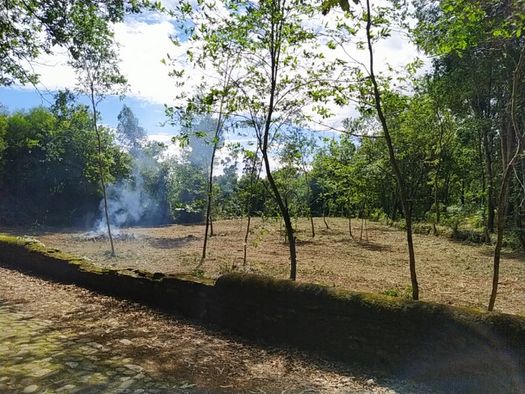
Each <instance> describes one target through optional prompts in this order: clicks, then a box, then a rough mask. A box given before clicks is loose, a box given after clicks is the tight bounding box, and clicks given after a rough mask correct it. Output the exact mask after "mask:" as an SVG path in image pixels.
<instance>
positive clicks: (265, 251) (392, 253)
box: [15, 218, 525, 315]
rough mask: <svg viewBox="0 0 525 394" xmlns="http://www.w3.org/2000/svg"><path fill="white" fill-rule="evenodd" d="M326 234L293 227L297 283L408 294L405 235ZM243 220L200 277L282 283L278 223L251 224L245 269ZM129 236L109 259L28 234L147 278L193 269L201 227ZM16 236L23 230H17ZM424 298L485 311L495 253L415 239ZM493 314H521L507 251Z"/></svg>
mask: <svg viewBox="0 0 525 394" xmlns="http://www.w3.org/2000/svg"><path fill="white" fill-rule="evenodd" d="M328 221H329V225H330V228H329V229H327V228H326V227H325V226H324V224H323V221H322V219H321V218H316V219H315V222H316V228H317V231H316V237H315V238H314V239H312V238H311V237H310V233H309V226H310V224H309V221H307V220H306V219H301V220H299V222H298V229H299V231H298V234H297V235H298V274H297V277H298V280H299V281H303V282H312V283H319V284H323V285H328V286H336V287H343V288H347V289H351V290H356V291H368V292H386V293H388V294H398V295H399V296H405V295H407V294H409V293H410V292H409V290H408V289H409V285H410V279H409V274H408V263H407V252H406V246H405V233H404V232H403V231H400V230H398V229H395V228H392V227H388V226H384V225H382V224H379V223H372V222H371V223H369V225H368V241H366V240H365V239H364V237H363V240H359V232H360V223H358V221H357V220H354V221H353V233H354V239H352V238H351V237H350V236H349V235H348V221H347V220H346V219H342V218H341V219H339V218H330V219H328ZM245 226H246V221H242V220H223V221H217V222H215V223H214V230H215V235H214V236H213V237H212V238H211V240H210V242H209V249H208V259H207V260H206V262H205V264H204V265H203V266H202V267H200V269H201V270H202V271H201V272H198V274H201V275H204V276H206V277H211V278H216V277H218V276H219V275H221V274H222V273H225V272H227V271H231V270H241V271H242V270H246V271H249V272H255V273H260V274H267V275H271V276H274V277H278V278H287V277H288V270H289V263H288V249H287V245H286V244H285V243H284V242H283V235H282V234H281V233H280V226H279V222H276V221H273V220H267V221H265V222H263V221H261V220H260V219H255V220H253V221H252V232H251V234H250V239H249V242H248V265H247V266H246V267H243V266H242V255H243V237H244V229H245ZM121 231H123V232H124V233H127V234H133V236H129V237H122V238H121V239H120V240H117V241H116V245H115V247H116V251H117V254H118V256H117V257H116V258H111V256H110V254H109V252H108V250H109V245H108V243H107V242H106V241H105V240H86V239H82V238H81V237H79V234H81V232H79V231H74V230H69V229H65V230H61V231H56V230H46V231H44V230H39V231H33V232H29V231H28V230H25V232H26V233H29V234H30V235H32V236H35V237H36V238H38V239H39V240H41V241H42V242H43V243H45V244H46V245H49V246H52V247H56V248H59V249H62V250H66V251H68V252H71V253H74V254H77V255H81V256H86V257H88V258H90V259H92V260H94V261H95V262H96V263H98V264H101V265H103V266H107V267H118V268H128V267H129V268H140V269H145V270H148V271H152V272H166V273H190V272H192V271H193V270H194V269H195V267H196V266H197V264H198V262H199V259H200V253H201V247H202V237H203V233H204V226H201V225H170V226H163V227H150V228H146V227H135V228H128V229H123V230H121ZM15 232H17V233H18V234H20V233H24V231H23V230H16V231H15ZM414 242H415V252H416V259H417V264H418V274H419V283H420V287H421V289H420V296H421V299H422V300H426V301H435V302H440V303H445V304H452V305H462V306H468V307H474V308H481V309H484V308H485V307H486V305H487V302H488V298H489V293H490V286H491V280H492V251H493V248H492V247H491V246H487V245H478V244H469V243H461V242H456V241H452V240H450V239H448V238H446V237H436V236H433V235H419V234H415V235H414ZM496 310H498V311H502V312H507V313H513V314H520V315H525V255H524V254H523V253H510V252H508V253H504V255H503V260H502V265H501V276H500V290H499V295H498V300H497V302H496Z"/></svg>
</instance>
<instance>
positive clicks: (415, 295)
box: [366, 0, 419, 300]
mask: <svg viewBox="0 0 525 394" xmlns="http://www.w3.org/2000/svg"><path fill="white" fill-rule="evenodd" d="M366 8H367V15H366V38H367V44H368V54H369V60H370V62H369V64H370V69H369V73H370V80H371V81H372V86H373V89H374V99H375V100H374V101H375V107H376V110H377V115H378V117H379V120H380V122H381V126H382V128H383V133H384V135H385V140H386V143H387V146H388V154H389V156H390V163H391V165H392V168H393V170H394V174H395V176H396V180H397V184H398V190H399V199H400V200H401V206H402V208H403V213H404V215H405V222H406V235H407V246H408V261H409V269H410V280H411V283H412V299H414V300H418V299H419V285H418V282H417V274H416V257H415V254H414V241H413V238H412V209H411V208H410V206H409V205H408V200H407V195H406V189H405V180H404V178H403V174H402V173H401V170H400V169H399V165H398V163H397V159H396V154H395V150H394V146H393V143H392V138H391V136H390V131H389V128H388V124H387V121H386V117H385V114H384V113H383V108H382V105H381V93H380V91H379V86H378V84H377V80H376V76H375V72H374V51H373V48H372V32H371V28H372V15H371V9H370V0H366Z"/></svg>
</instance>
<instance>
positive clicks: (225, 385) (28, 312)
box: [0, 268, 425, 393]
mask: <svg viewBox="0 0 525 394" xmlns="http://www.w3.org/2000/svg"><path fill="white" fill-rule="evenodd" d="M0 392H1V393H10V392H13V393H15V392H16V393H20V392H21V393H55V392H56V393H59V392H62V393H72V392H77V393H94V392H95V393H96V392H104V393H166V392H167V393H179V392H213V393H215V392H246V393H274V392H275V393H301V392H302V393H314V392H327V393H328V392H330V393H332V392H339V393H363V392H367V393H394V392H403V393H405V392H407V393H408V392H417V393H421V392H425V389H424V388H423V387H420V386H419V387H418V386H415V385H412V384H409V383H406V382H398V381H395V380H385V379H382V380H377V379H374V378H372V377H371V376H367V375H365V374H363V373H359V372H356V370H355V369H354V370H352V369H349V367H348V366H341V365H334V364H332V363H329V362H327V361H323V360H317V359H311V358H306V357H305V356H303V355H302V354H300V353H297V352H285V351H279V350H272V349H263V348H261V347H258V346H256V345H253V344H248V343H243V342H242V341H240V340H232V339H231V338H229V337H227V336H225V335H222V334H220V333H218V332H213V331H209V330H207V329H205V328H202V327H199V326H196V325H194V324H192V323H191V322H189V321H186V320H184V319H182V318H174V317H170V316H166V315H163V314H161V313H157V312H154V311H151V310H149V309H148V308H145V307H142V306H140V305H137V304H133V303H129V302H126V301H120V300H116V299H114V298H112V297H106V296H101V295H97V294H95V293H92V292H90V291H88V290H85V289H81V288H79V287H76V286H67V285H61V284H56V283H51V282H47V281H44V280H41V279H37V278H33V277H31V276H27V275H24V274H21V273H18V272H15V271H10V270H7V269H4V268H0Z"/></svg>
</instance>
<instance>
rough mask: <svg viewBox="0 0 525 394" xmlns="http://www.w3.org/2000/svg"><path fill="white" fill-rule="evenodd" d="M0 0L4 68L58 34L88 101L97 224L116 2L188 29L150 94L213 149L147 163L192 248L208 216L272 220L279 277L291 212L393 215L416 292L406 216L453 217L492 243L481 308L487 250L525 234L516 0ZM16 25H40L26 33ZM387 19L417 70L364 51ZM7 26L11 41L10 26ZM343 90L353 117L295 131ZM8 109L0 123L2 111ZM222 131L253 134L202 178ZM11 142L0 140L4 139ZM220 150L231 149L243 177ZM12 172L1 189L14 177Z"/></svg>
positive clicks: (433, 221)
mask: <svg viewBox="0 0 525 394" xmlns="http://www.w3.org/2000/svg"><path fill="white" fill-rule="evenodd" d="M66 3H67V2H66ZM6 4H7V6H5V7H4V9H3V12H7V13H9V11H11V13H12V11H17V12H18V14H17V15H20V16H19V17H18V18H19V20H14V21H13V22H12V23H10V24H8V25H6V32H7V33H9V34H8V37H11V40H10V41H8V42H7V45H5V46H4V47H3V49H2V51H4V52H5V53H4V55H5V56H4V59H5V60H4V61H3V63H0V64H1V66H2V67H1V69H2V79H1V80H2V83H3V84H10V83H13V82H14V81H20V82H33V83H34V81H35V80H36V76H34V75H30V74H28V73H27V70H26V69H25V68H24V67H22V66H21V65H20V64H21V63H20V59H21V55H20V54H24V53H25V55H24V56H28V57H29V58H30V59H31V58H36V56H37V55H38V53H39V52H41V51H50V46H49V44H50V43H52V44H54V45H57V44H58V45H63V46H64V47H66V48H67V49H68V51H69V53H70V56H71V65H72V66H73V67H74V68H75V70H76V71H77V73H78V78H79V91H80V92H81V93H83V94H85V95H86V96H88V97H89V98H90V104H91V105H90V113H91V129H92V130H94V133H95V139H96V141H95V142H96V144H95V148H96V149H95V159H96V165H94V166H93V167H96V168H98V171H97V173H98V179H99V182H98V183H99V186H98V193H99V194H100V193H102V195H103V197H104V198H103V200H104V207H105V209H104V211H105V215H106V222H107V225H108V233H109V236H110V239H111V231H110V230H111V229H110V226H109V222H110V220H109V214H110V212H109V208H108V204H107V200H108V196H107V195H106V194H107V193H106V184H107V182H108V181H111V180H112V177H113V176H114V173H112V172H111V171H112V170H110V168H111V166H112V165H113V164H114V165H117V164H118V162H119V160H120V159H116V157H117V158H118V157H119V155H120V154H123V160H124V157H126V154H127V155H128V157H129V155H130V151H129V150H127V151H126V150H121V152H120V153H118V154H116V156H115V154H111V155H109V156H108V155H107V152H110V151H111V149H112V144H111V141H106V140H107V138H108V137H107V135H109V134H110V133H107V132H106V131H105V130H104V128H103V127H99V124H98V122H97V121H98V110H97V108H98V104H99V103H100V101H101V100H102V99H103V98H104V97H105V96H106V95H108V94H113V93H115V92H117V91H118V90H119V89H120V88H119V87H123V86H124V85H125V79H124V78H122V76H121V75H120V72H119V70H118V59H117V52H116V47H115V46H114V43H113V33H112V31H111V23H113V22H117V21H121V20H122V19H123V17H124V15H125V14H126V13H127V12H138V11H140V10H141V9H145V8H147V9H156V10H158V11H159V10H160V11H162V12H167V13H168V14H169V15H170V17H172V18H174V20H176V21H177V23H178V33H179V34H177V35H174V36H173V37H172V41H173V43H174V44H175V45H182V44H185V45H186V44H189V45H188V46H187V48H188V49H187V51H186V53H185V54H183V55H182V56H179V57H177V58H168V59H167V60H164V63H166V64H168V65H169V66H171V68H172V69H171V71H170V75H171V76H172V77H173V78H174V79H175V81H176V86H177V87H187V86H190V87H191V89H190V91H188V90H181V93H180V94H179V97H178V103H177V104H176V105H173V106H170V105H168V106H166V114H167V116H168V118H169V119H170V122H171V123H172V124H177V125H178V126H179V128H180V130H181V132H180V134H179V135H178V136H177V137H176V139H175V140H176V142H178V143H179V144H182V145H188V144H189V143H190V142H191V141H193V144H194V145H195V146H196V144H198V143H196V142H195V141H197V140H198V139H202V140H205V141H206V146H208V147H210V148H211V149H210V150H209V155H208V154H207V155H205V156H206V157H207V158H208V159H207V162H206V163H205V165H199V164H197V163H196V162H195V160H193V162H192V160H191V156H192V153H187V154H186V157H185V158H184V159H183V160H180V161H179V162H177V163H171V164H169V161H162V163H161V161H160V160H157V161H158V163H159V166H160V167H164V168H166V167H165V166H167V168H168V169H167V170H165V171H164V172H162V173H163V174H164V176H165V177H166V179H168V181H167V182H164V184H166V185H170V184H171V185H175V187H172V188H170V187H169V186H167V187H165V188H164V189H163V190H166V193H167V194H168V195H169V196H168V198H166V199H165V201H167V205H169V207H170V209H171V214H172V216H173V217H177V216H181V215H187V216H188V217H191V216H192V215H193V216H195V217H197V218H198V217H201V218H203V219H204V222H205V235H204V245H203V253H202V259H201V263H202V262H203V261H204V260H205V258H206V243H207V239H208V236H209V235H212V234H213V219H214V218H216V217H219V216H224V217H231V216H235V215H239V214H242V215H247V216H248V218H250V217H251V216H252V215H255V214H256V215H263V216H278V217H280V218H281V220H282V222H283V227H284V230H285V234H286V242H287V244H288V247H289V254H290V279H292V280H294V279H295V278H296V272H297V250H296V236H297V232H296V228H295V225H294V220H293V219H294V217H297V216H299V215H301V216H309V217H313V216H314V215H324V216H326V215H329V214H332V215H336V214H337V215H340V214H341V215H343V214H344V215H346V216H348V218H349V220H351V219H352V217H355V216H359V217H362V218H366V217H374V218H380V217H384V218H386V219H388V220H390V221H391V222H396V221H397V220H398V219H401V220H402V224H400V226H401V227H403V228H404V230H405V231H406V241H407V251H408V268H409V274H410V279H411V283H412V296H413V298H414V299H418V298H419V291H418V282H417V270H416V261H417V256H415V254H414V241H413V237H412V234H413V232H414V231H420V230H422V229H424V226H423V227H422V226H419V224H418V223H417V222H421V221H424V222H425V223H428V225H430V227H429V228H430V230H429V231H431V232H433V233H435V234H437V233H438V232H439V231H440V230H439V229H440V226H441V225H446V226H448V227H450V228H452V231H453V234H454V235H455V236H460V234H461V231H462V230H461V229H462V228H468V229H471V230H473V232H472V234H471V236H472V237H479V238H480V240H482V241H484V242H494V243H495V247H494V258H493V266H494V275H493V286H492V294H491V297H490V301H489V309H490V310H492V309H493V307H494V303H495V298H496V294H497V287H498V278H499V266H500V258H501V249H502V247H503V246H504V244H505V242H507V243H509V242H510V243H512V242H514V243H515V244H521V245H523V243H524V235H523V220H524V213H523V211H524V201H525V199H524V197H523V196H524V194H525V193H524V186H523V185H524V184H525V163H524V158H523V156H524V147H525V141H524V138H525V137H524V136H525V131H524V130H525V116H524V106H523V102H524V97H525V86H524V85H525V83H524V75H525V42H524V37H523V34H522V26H523V22H524V20H525V9H524V7H523V2H522V1H521V0H509V1H505V2H501V1H496V0H460V1H452V0H441V1H436V2H425V1H419V0H414V1H413V2H411V4H409V3H408V2H400V1H392V2H387V3H385V4H383V3H381V4H376V3H375V2H373V1H371V0H361V1H359V0H355V1H352V2H348V1H347V0H339V1H335V0H327V1H324V2H316V1H304V0H264V1H259V2H257V3H253V2H251V1H249V0H228V1H224V2H216V1H206V0H203V1H200V2H197V3H194V2H186V1H181V2H179V3H177V4H176V5H175V6H174V8H173V9H169V10H167V9H164V8H163V7H162V5H160V4H157V3H155V4H151V3H149V2H140V4H139V3H138V2H132V3H130V4H125V5H124V4H122V3H121V2H115V3H113V2H109V3H108V4H107V5H102V4H101V3H99V2H71V4H69V3H68V4H67V6H64V4H61V3H60V2H58V3H57V4H55V3H53V4H52V5H45V6H42V5H39V4H37V3H36V2H29V5H28V3H26V2H17V1H14V2H7V3H6ZM61 6H64V9H63V10H62V11H63V15H62V18H63V19H59V22H60V23H56V24H55V23H54V22H52V21H53V18H49V16H50V15H53V13H54V12H55V11H57V9H59V8H60V7H61ZM9 8H10V10H9ZM6 20H10V19H9V18H7V19H6ZM19 22H20V23H19ZM20 26H26V27H27V28H28V29H29V28H32V29H34V30H36V31H42V32H45V33H46V34H42V35H31V34H27V33H28V29H25V28H22V29H21V28H20ZM397 31H403V32H404V33H405V34H407V35H408V36H409V37H410V39H411V40H412V42H413V43H415V44H416V45H417V46H418V47H419V48H420V49H421V50H423V51H424V52H425V53H426V54H427V55H429V56H430V57H431V58H432V59H433V60H432V65H431V69H430V70H429V71H427V72H425V73H424V74H425V75H423V76H421V73H418V68H419V67H420V66H421V62H418V61H416V62H414V63H411V64H407V65H406V67H405V69H404V70H392V71H391V72H385V71H383V69H384V67H382V66H384V65H380V64H378V59H377V54H376V51H377V48H378V46H379V45H381V43H382V42H384V41H385V40H386V39H388V38H389V37H391V35H392V34H393V32H397ZM70 33H75V34H70ZM79 33H82V34H79ZM16 34H21V36H22V37H24V40H16V39H14V38H13V37H15V36H16ZM6 37H7V36H6ZM39 40H40V41H39ZM205 75H207V76H208V77H205ZM210 75H212V77H211V78H210V77H209V76H210ZM351 103H353V104H354V107H355V108H356V109H357V110H358V112H359V115H358V116H357V117H355V116H354V117H353V118H352V119H348V120H347V121H346V122H345V123H344V127H342V128H339V129H338V130H337V131H338V132H339V133H340V136H339V137H337V138H334V139H332V140H327V141H321V142H320V143H319V142H314V141H313V140H311V139H310V138H309V137H308V135H309V133H308V131H309V130H310V129H312V128H313V127H312V125H313V124H319V125H321V126H322V127H325V125H324V123H325V121H327V120H328V119H329V118H330V117H331V116H332V115H333V114H334V110H333V108H334V106H340V107H348V106H349V105H350V104H351ZM35 111H36V110H35ZM84 111H85V110H84ZM44 112H45V111H44ZM13 116H16V114H14V115H10V116H8V117H6V121H3V123H4V124H7V125H8V126H9V119H10V117H13ZM21 116H22V117H24V116H25V115H21ZM35 116H36V115H35ZM53 116H56V115H53ZM202 122H205V123H206V122H207V125H204V124H202ZM15 123H16V122H15ZM9 127H10V126H9ZM9 127H7V126H6V127H4V129H5V130H7V129H9ZM235 130H237V131H239V130H249V133H250V134H251V135H252V137H253V140H254V141H255V143H254V145H253V146H252V147H251V149H250V148H246V147H242V146H241V147H237V149H235V148H234V147H232V159H231V160H233V161H232V163H228V164H227V165H228V167H227V168H225V169H224V174H222V175H220V176H216V175H214V168H216V165H217V163H216V161H217V159H218V157H217V152H218V149H222V148H221V145H222V144H223V141H225V135H226V134H227V133H230V132H234V131H235ZM4 133H7V132H4ZM7 134H8V133H7ZM7 134H6V135H7ZM5 140H6V141H9V139H5ZM28 141H29V142H28V145H31V140H28ZM4 145H5V143H4ZM141 146H142V143H141ZM9 149H12V145H9V146H7V147H5V148H4V152H7V153H9ZM26 149H27V146H26ZM116 149H117V150H119V148H116ZM196 151H198V149H196V150H194V149H190V150H189V152H196ZM27 152H33V151H32V149H31V148H29V149H27ZM7 153H6V154H4V155H3V157H4V156H5V157H7V156H6V155H7ZM157 153H158V154H160V152H159V151H157ZM31 154H32V153H31ZM44 156H45V155H44ZM131 156H132V155H131ZM46 157H47V156H46ZM50 157H52V156H50ZM159 157H160V156H159ZM277 157H278V158H279V159H278V163H279V165H278V166H276V160H274V159H275V158H277ZM193 158H194V159H195V158H196V155H195V154H193ZM135 159H136V157H135ZM4 161H5V160H4ZM15 161H16V160H15ZM37 161H38V160H37ZM131 161H133V157H132V158H131ZM197 161H199V160H197ZM235 161H238V162H239V163H241V162H242V163H243V167H244V170H243V175H242V176H241V177H237V176H236V171H235V170H234V168H237V167H236V166H235V164H234V162H235ZM50 162H53V160H51V161H50ZM113 162H114V163H113ZM201 164H202V163H201ZM23 167H24V166H22V165H20V168H17V170H22V169H23ZM90 168H91V167H90ZM197 169H198V170H197ZM122 171H123V172H122V173H121V174H120V175H123V176H124V172H125V171H124V170H122ZM129 171H132V170H128V172H129ZM177 174H179V175H177ZM180 174H183V175H180ZM9 177H10V178H11V176H9ZM134 179H135V180H136V179H137V178H136V177H135V178H134ZM15 183H16V182H15ZM161 183H162V182H161ZM188 183H190V184H188ZM158 184H160V183H158ZM187 186H188V187H187ZM11 187H12V189H11V191H12V192H13V193H16V190H15V189H16V187H18V186H16V187H15V186H11ZM26 187H28V188H29V189H28V190H30V185H26ZM11 191H10V193H9V194H10V195H11ZM19 195H20V193H19ZM267 196H270V197H271V198H267ZM248 223H249V221H248ZM313 223H314V222H313V221H311V224H312V225H311V235H312V237H315V226H314V225H313ZM350 229H351V226H350ZM477 230H480V231H479V232H480V233H481V235H479V236H478V235H476V234H478V233H477V232H476V231H477ZM506 234H507V237H505V235H506ZM248 236H249V225H248V226H247V229H246V235H245V239H246V238H247V237H248Z"/></svg>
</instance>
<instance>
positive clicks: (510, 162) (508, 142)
mask: <svg viewBox="0 0 525 394" xmlns="http://www.w3.org/2000/svg"><path fill="white" fill-rule="evenodd" d="M524 72H525V47H524V48H522V50H521V53H520V57H519V61H518V64H517V65H516V68H515V69H514V72H513V74H512V94H511V98H510V118H511V119H510V120H511V127H509V129H508V130H507V132H506V133H505V134H506V135H502V136H501V151H502V160H503V163H504V168H505V172H504V173H503V179H502V180H501V187H500V192H499V201H498V219H497V238H496V246H495V248H494V262H493V265H494V268H493V274H492V291H491V293H490V299H489V305H488V308H487V309H488V310H489V311H492V310H494V305H495V303H496V296H497V294H498V283H499V268H500V259H501V248H502V246H503V231H504V230H505V216H506V213H507V206H508V194H509V184H510V177H511V175H512V172H513V169H514V165H515V163H516V161H517V160H518V159H519V157H520V155H521V154H522V153H523V144H524V142H525V141H524V136H523V134H522V132H521V130H520V126H519V124H518V119H517V115H516V112H517V111H516V106H517V103H516V102H517V101H518V97H517V96H518V89H519V88H520V85H521V83H522V79H523V73H524ZM505 137H506V138H505ZM515 141H517V145H516V147H515V149H514V153H513V154H512V157H511V156H510V152H511V149H512V146H513V144H514V143H515Z"/></svg>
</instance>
